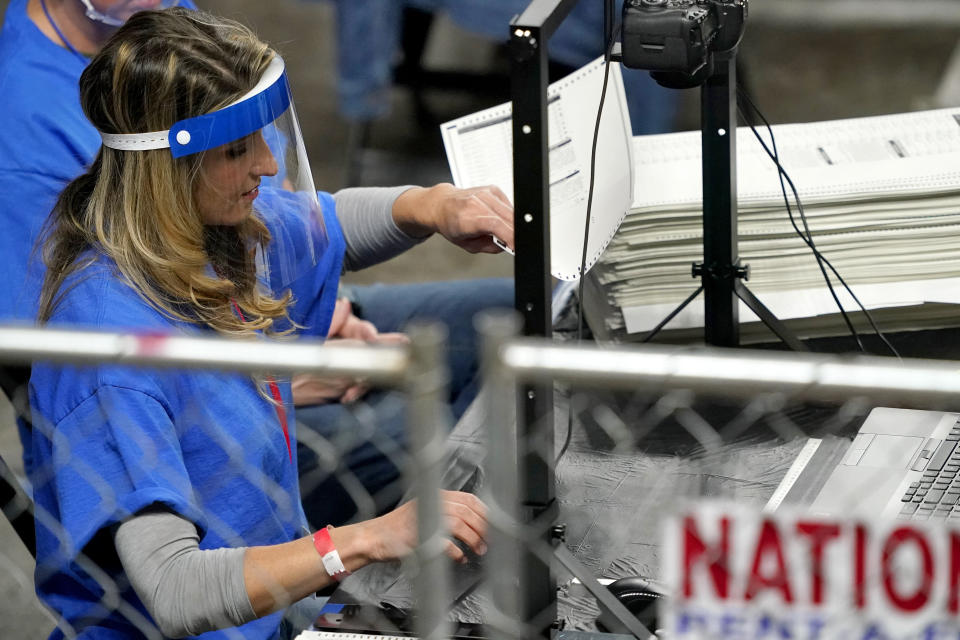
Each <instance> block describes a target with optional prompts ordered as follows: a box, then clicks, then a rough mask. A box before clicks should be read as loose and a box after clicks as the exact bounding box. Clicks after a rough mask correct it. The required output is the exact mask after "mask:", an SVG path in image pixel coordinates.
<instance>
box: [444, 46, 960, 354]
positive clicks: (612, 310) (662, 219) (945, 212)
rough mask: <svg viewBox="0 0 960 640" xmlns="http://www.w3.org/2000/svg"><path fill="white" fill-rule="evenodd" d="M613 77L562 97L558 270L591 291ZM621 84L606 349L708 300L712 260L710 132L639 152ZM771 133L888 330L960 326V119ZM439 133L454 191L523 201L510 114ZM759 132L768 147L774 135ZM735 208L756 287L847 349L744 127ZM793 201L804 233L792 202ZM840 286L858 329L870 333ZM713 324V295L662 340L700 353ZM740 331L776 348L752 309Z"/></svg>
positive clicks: (610, 137) (605, 270) (553, 182)
mask: <svg viewBox="0 0 960 640" xmlns="http://www.w3.org/2000/svg"><path fill="white" fill-rule="evenodd" d="M603 71H604V68H603V62H602V60H601V59H598V60H595V61H594V62H592V63H590V64H589V65H587V66H585V67H583V68H582V69H580V70H578V71H576V72H575V73H573V74H571V75H570V76H568V77H567V78H564V79H563V80H561V81H559V82H556V83H554V84H552V85H551V86H550V90H549V120H550V123H549V126H550V131H549V158H550V207H551V223H550V224H551V254H552V255H551V261H552V268H551V271H552V273H553V275H554V276H555V277H557V278H559V279H562V280H575V279H577V278H578V277H579V276H580V260H581V254H582V252H583V228H584V221H585V219H586V199H587V197H586V196H587V185H588V183H589V172H590V162H589V159H590V148H591V143H592V138H593V128H594V127H593V125H594V121H595V118H596V110H597V106H598V103H599V97H600V91H601V87H602V84H603V75H604V73H603ZM619 73H620V72H619V67H618V65H615V64H614V65H611V67H610V74H611V75H610V78H611V83H610V87H608V95H607V101H606V102H605V106H604V112H603V124H602V126H601V128H600V132H599V139H598V145H597V150H598V153H597V158H598V161H597V166H596V189H595V192H594V199H593V209H592V213H591V232H590V242H589V246H588V251H587V268H588V269H589V268H590V267H591V266H593V269H592V270H591V271H590V272H589V273H588V275H587V282H586V289H587V291H586V296H585V301H584V309H585V311H586V316H587V320H588V322H589V324H590V326H591V328H592V329H593V331H594V333H595V334H597V335H598V336H600V337H603V338H610V339H614V340H638V339H641V338H642V337H643V336H644V335H645V334H646V333H647V332H649V331H650V330H651V329H652V328H654V327H656V326H657V325H658V324H659V323H660V322H661V321H662V320H663V319H664V318H665V317H667V316H668V315H669V314H670V312H671V311H673V310H674V309H675V308H676V307H677V306H678V305H679V304H680V303H681V302H682V301H683V300H684V299H686V298H687V297H688V296H689V295H690V294H691V293H693V292H694V291H695V290H696V289H697V287H698V286H699V280H695V279H693V278H692V276H691V266H692V264H693V263H695V262H699V261H701V260H702V259H703V230H702V229H703V209H702V198H703V195H702V169H701V160H700V158H701V147H700V132H699V131H692V132H686V133H675V134H665V135H655V136H641V137H636V138H633V139H632V145H631V144H628V143H629V141H630V140H631V139H630V134H629V131H630V123H629V116H628V114H627V109H626V100H625V96H624V91H623V86H622V82H621V80H620V75H619ZM773 129H774V133H775V137H776V148H777V151H778V152H779V156H780V162H781V164H782V165H783V167H784V168H785V169H786V171H787V172H788V173H789V175H790V177H791V178H792V180H793V182H794V184H795V185H796V187H797V190H798V192H799V195H800V200H801V202H802V204H803V206H804V210H805V213H806V218H807V224H808V225H809V229H810V231H811V232H812V235H813V238H814V242H815V243H816V245H817V248H818V249H819V250H820V252H821V253H822V254H823V255H824V256H826V258H827V259H828V260H830V262H831V263H832V264H833V265H834V267H835V268H836V269H837V271H838V272H839V273H840V275H841V276H842V277H843V278H844V279H845V280H846V282H847V283H848V284H849V285H850V287H851V289H852V290H853V292H854V294H855V295H856V296H857V298H858V299H859V300H860V302H862V303H863V305H864V306H865V307H866V308H867V309H868V310H869V311H870V313H871V315H873V316H874V318H875V319H876V320H877V321H878V323H880V325H881V329H885V330H891V331H893V330H910V329H919V328H936V327H944V326H958V325H960V308H958V307H956V306H955V305H957V304H960V108H952V109H941V110H936V111H923V112H916V113H907V114H898V115H891V116H879V117H870V118H855V119H848V120H837V121H831V122H815V123H807V124H788V125H778V126H775V127H773ZM441 132H442V134H443V139H444V144H445V147H446V150H447V159H448V160H449V162H450V169H451V172H452V174H453V178H454V182H455V183H456V184H457V186H460V187H471V186H477V185H482V184H496V185H497V186H499V187H501V188H502V189H503V190H504V192H506V193H507V194H511V193H512V191H513V189H512V187H513V172H512V154H511V113H510V105H509V104H505V105H501V106H498V107H494V108H492V109H487V110H485V111H481V112H478V113H475V114H471V115H469V116H465V117H463V118H459V119H457V120H454V121H451V122H447V123H445V124H443V125H441ZM758 132H759V133H760V135H762V136H763V137H764V139H765V140H766V144H767V146H768V147H771V142H770V140H769V137H768V133H767V131H766V129H764V128H758ZM787 192H788V194H790V191H789V188H788V190H787ZM737 193H738V195H737V197H738V205H739V209H738V218H737V224H738V233H739V245H738V246H739V253H740V257H741V264H747V265H749V267H750V279H749V281H748V282H747V283H746V284H747V286H748V287H749V288H750V289H751V290H752V291H753V292H754V294H756V296H757V297H758V298H759V299H760V300H761V302H763V303H764V304H765V305H766V306H767V307H768V308H769V309H770V310H771V311H772V312H773V313H774V315H776V316H777V317H778V318H780V319H781V320H784V321H785V322H786V323H787V325H788V326H789V327H790V328H791V329H792V330H793V331H794V332H796V333H797V334H798V335H799V336H800V337H813V336H823V335H842V334H845V333H846V331H847V329H846V326H845V324H844V323H843V320H842V318H841V316H840V313H839V310H838V307H837V304H836V302H835V300H834V298H833V296H832V295H831V294H830V291H829V289H828V288H827V286H826V284H825V282H824V278H823V273H822V272H821V269H820V267H819V266H818V264H817V260H816V259H815V258H814V255H813V252H812V251H811V250H810V248H809V247H808V246H807V245H806V244H805V243H804V241H803V240H802V239H801V238H800V237H799V236H798V234H797V232H796V231H795V230H794V228H793V225H792V224H791V221H790V216H789V215H788V213H787V209H786V206H785V204H784V197H783V193H782V190H781V183H780V177H779V173H778V171H777V169H776V165H775V164H774V163H773V161H772V160H771V159H770V158H769V157H768V156H767V154H766V152H765V151H764V150H763V147H762V146H761V144H760V143H759V142H758V141H757V139H756V137H755V136H754V134H753V132H752V131H751V130H750V129H749V128H746V127H740V128H738V130H737ZM631 202H632V204H631ZM790 202H791V207H792V208H793V213H794V218H795V220H796V225H797V226H798V227H799V228H801V229H803V228H804V227H803V223H802V222H801V220H800V217H799V211H798V209H797V207H796V205H795V202H794V201H793V198H792V195H790ZM520 219H521V220H523V219H524V217H523V216H522V215H521V216H520ZM522 223H523V222H521V224H522ZM828 273H829V269H828ZM518 275H519V277H523V274H518ZM831 277H832V278H833V282H834V289H835V291H836V295H837V296H838V298H839V300H840V302H841V303H842V304H843V307H844V308H845V309H846V310H847V311H849V312H850V313H851V317H852V319H853V321H854V323H855V325H857V326H858V327H863V328H864V329H866V330H869V325H868V324H867V322H866V319H865V318H864V317H863V314H862V313H860V312H859V310H858V309H859V307H858V305H857V304H856V303H855V302H854V300H853V298H852V297H851V295H850V294H849V293H848V292H847V291H846V290H845V289H844V288H843V287H842V286H841V285H840V283H839V282H838V281H837V279H836V278H835V277H833V276H832V274H831ZM703 318H704V310H703V296H702V295H701V296H699V297H698V298H697V299H696V300H694V301H693V302H692V303H691V304H689V305H688V306H687V307H686V308H685V309H684V310H683V311H682V312H680V313H679V314H678V315H677V316H676V317H674V318H673V319H672V320H671V321H670V322H669V324H667V325H666V327H665V329H664V333H663V338H665V339H677V340H697V339H699V338H700V337H701V336H702V334H703V331H702V327H703ZM740 322H741V340H742V342H744V343H749V342H752V341H758V340H767V339H770V338H771V334H770V332H769V331H768V330H767V329H766V328H765V327H763V325H762V323H760V321H759V320H758V318H757V317H756V316H755V315H754V314H753V313H752V312H751V311H750V310H749V309H747V308H746V306H744V305H742V304H741V305H740Z"/></svg>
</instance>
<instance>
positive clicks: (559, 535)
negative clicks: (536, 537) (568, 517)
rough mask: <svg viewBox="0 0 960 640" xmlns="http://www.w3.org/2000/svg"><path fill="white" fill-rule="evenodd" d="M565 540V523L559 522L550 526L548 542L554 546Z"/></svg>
mask: <svg viewBox="0 0 960 640" xmlns="http://www.w3.org/2000/svg"><path fill="white" fill-rule="evenodd" d="M566 541H567V525H565V524H563V523H560V524H555V525H553V526H552V527H550V542H551V543H552V544H553V545H554V546H556V545H558V544H563V543H564V542H566Z"/></svg>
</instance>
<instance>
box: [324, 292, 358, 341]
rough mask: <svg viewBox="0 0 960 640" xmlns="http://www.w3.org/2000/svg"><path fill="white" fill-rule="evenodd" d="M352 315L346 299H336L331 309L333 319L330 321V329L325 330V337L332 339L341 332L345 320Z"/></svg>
mask: <svg viewBox="0 0 960 640" xmlns="http://www.w3.org/2000/svg"><path fill="white" fill-rule="evenodd" d="M352 315H353V307H352V305H351V304H350V301H349V300H347V299H346V298H337V302H336V304H335V305H334V307H333V317H332V318H331V319H330V329H329V330H327V337H328V338H334V337H336V336H339V335H340V332H341V331H343V328H344V325H345V324H346V322H347V320H348V319H349V318H350V317H351V316H352Z"/></svg>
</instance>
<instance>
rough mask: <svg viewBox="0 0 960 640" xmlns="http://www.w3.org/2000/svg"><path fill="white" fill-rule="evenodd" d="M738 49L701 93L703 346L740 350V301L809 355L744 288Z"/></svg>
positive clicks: (723, 56)
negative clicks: (739, 197) (739, 239)
mask: <svg viewBox="0 0 960 640" xmlns="http://www.w3.org/2000/svg"><path fill="white" fill-rule="evenodd" d="M736 57H737V53H736V49H733V50H731V51H728V52H724V53H716V54H714V58H713V65H714V66H713V70H712V73H711V74H710V75H709V76H708V78H707V81H706V83H704V85H703V87H702V89H701V93H700V118H701V120H700V122H701V132H702V133H701V140H702V141H701V144H702V152H703V159H702V164H703V263H702V264H699V265H694V275H695V276H700V278H701V282H702V283H703V304H704V322H703V332H704V341H705V342H706V343H707V344H711V345H715V346H718V347H736V346H739V345H740V313H739V304H738V300H742V301H743V303H744V304H746V305H747V307H748V308H749V309H750V310H751V311H753V312H754V313H755V314H756V315H757V317H759V318H760V320H762V321H763V323H764V324H765V325H766V326H767V327H768V328H769V329H770V330H771V331H773V333H774V334H776V335H777V337H779V338H780V339H781V340H783V341H784V342H785V343H786V344H787V345H788V346H789V347H790V348H791V349H793V350H795V351H806V350H807V348H806V346H804V344H803V343H802V342H800V340H799V339H797V338H796V337H795V336H794V335H793V334H792V333H791V332H790V331H789V330H788V329H787V328H786V327H785V326H784V325H783V323H782V322H780V320H778V319H777V317H776V316H774V315H773V313H771V311H770V310H769V309H767V307H766V306H765V305H764V304H763V303H762V302H760V300H758V299H757V298H756V296H754V295H753V293H751V292H750V290H749V289H747V287H746V285H744V284H743V280H745V279H747V277H748V276H749V269H748V268H747V267H744V266H741V265H740V256H739V254H738V252H737V65H736Z"/></svg>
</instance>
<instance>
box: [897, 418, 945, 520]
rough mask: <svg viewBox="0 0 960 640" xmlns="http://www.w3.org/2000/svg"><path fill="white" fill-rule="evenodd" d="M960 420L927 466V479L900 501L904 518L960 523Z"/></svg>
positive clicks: (912, 486) (917, 483)
mask: <svg viewBox="0 0 960 640" xmlns="http://www.w3.org/2000/svg"><path fill="white" fill-rule="evenodd" d="M958 442H960V420H957V422H956V424H954V425H953V428H952V429H951V430H950V435H948V436H947V437H946V439H945V440H944V441H943V444H941V445H940V447H939V448H938V449H937V451H936V453H934V454H933V456H932V457H931V458H930V462H928V463H927V468H926V470H924V472H923V477H922V478H920V481H919V482H912V483H910V486H909V487H908V488H907V490H906V492H905V493H904V494H903V497H902V498H900V501H901V502H903V507H902V508H901V509H900V518H903V519H909V520H931V519H932V520H944V519H947V518H949V519H951V520H954V519H957V520H960V505H958V504H957V503H958V502H960V477H958V472H960V447H958V446H957V443H958Z"/></svg>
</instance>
